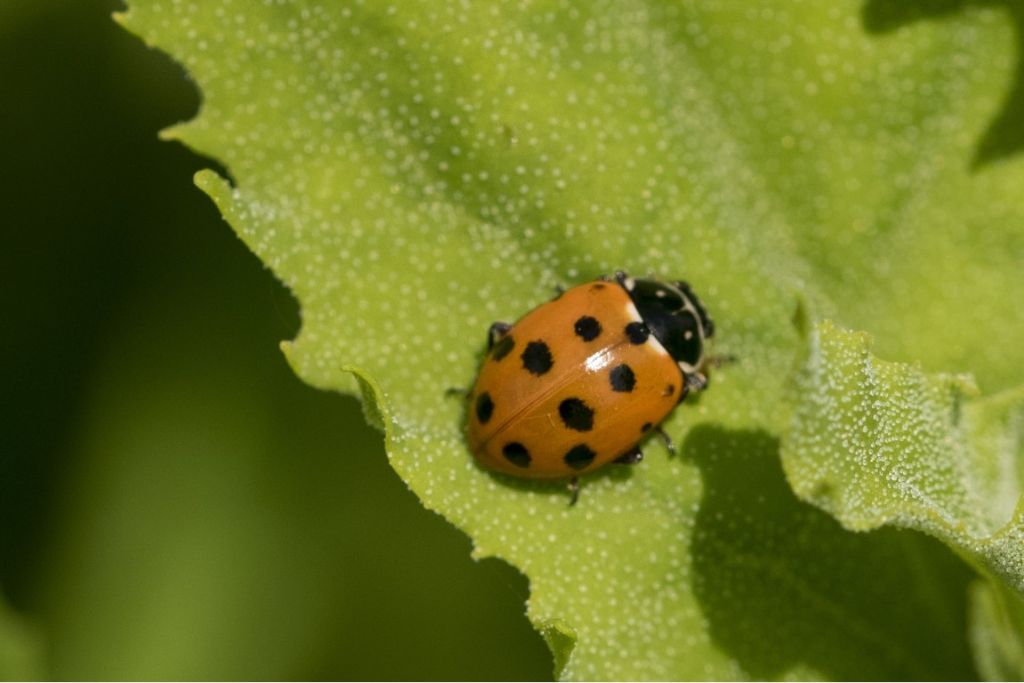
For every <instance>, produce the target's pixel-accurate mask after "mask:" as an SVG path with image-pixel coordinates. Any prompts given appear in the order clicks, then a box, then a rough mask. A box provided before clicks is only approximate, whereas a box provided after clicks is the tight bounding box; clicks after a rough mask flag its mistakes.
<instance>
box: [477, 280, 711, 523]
mask: <svg viewBox="0 0 1024 683" xmlns="http://www.w3.org/2000/svg"><path fill="white" fill-rule="evenodd" d="M714 331H715V327H714V323H712V321H711V319H710V318H709V317H708V314H707V311H706V310H705V309H704V306H703V304H702V303H701V302H700V300H699V299H698V298H697V297H696V296H695V295H694V293H693V291H692V290H691V289H690V287H689V285H687V284H686V283H685V282H662V281H660V280H655V279H639V278H632V277H629V276H628V275H626V274H625V273H622V272H619V273H616V274H615V276H614V278H607V277H602V278H599V279H598V280H596V281H593V282H588V283H586V284H582V285H578V286H576V287H573V288H572V289H569V290H566V291H564V292H561V293H560V294H559V295H558V296H556V297H555V298H554V299H553V300H552V301H549V302H548V303H546V304H543V305H541V306H539V307H537V308H535V309H533V310H532V311H530V312H529V313H527V314H526V315H525V316H523V317H522V318H521V319H520V320H519V321H518V322H516V323H514V324H512V325H510V324H507V323H501V322H496V323H494V324H493V325H491V329H490V333H489V335H488V352H487V355H486V357H485V358H484V361H483V364H482V366H481V368H480V373H479V375H478V376H477V380H476V384H475V385H474V387H473V389H472V391H470V392H469V394H468V398H469V411H468V412H469V416H468V427H467V432H468V440H469V447H470V449H471V450H472V452H473V454H474V456H475V457H476V459H477V460H478V461H479V462H480V464H482V465H483V466H485V467H487V468H489V469H492V470H497V471H498V472H503V473H505V474H510V475H513V476H517V477H528V478H535V479H565V478H571V482H570V488H571V490H572V500H571V502H570V504H574V503H575V502H576V498H577V492H578V483H577V482H578V479H577V477H579V476H580V475H583V474H587V473H589V472H592V471H594V470H596V469H598V468H599V467H602V466H604V465H606V464H608V463H610V462H620V463H627V464H633V463H636V462H639V461H640V460H641V459H642V457H643V454H642V453H641V451H640V447H639V442H640V440H641V439H642V438H643V437H644V436H645V435H646V434H647V433H648V432H650V431H652V430H653V431H656V432H658V433H660V434H661V435H662V437H663V438H664V439H665V441H666V446H667V447H668V449H669V452H670V453H671V452H673V448H672V444H671V441H670V440H669V439H668V436H667V435H666V434H665V433H664V432H663V431H661V428H660V427H659V424H660V423H661V422H662V420H664V419H665V417H666V416H667V415H668V414H669V413H670V412H672V409H673V408H674V407H675V406H676V405H677V404H678V403H680V402H681V401H682V400H683V399H684V398H686V396H687V394H688V393H689V392H691V391H699V390H701V389H703V388H704V387H705V386H706V385H707V377H706V375H705V365H706V364H707V357H706V356H705V343H706V341H707V340H708V339H710V338H711V337H712V336H713V335H714Z"/></svg>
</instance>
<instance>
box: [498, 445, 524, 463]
mask: <svg viewBox="0 0 1024 683" xmlns="http://www.w3.org/2000/svg"><path fill="white" fill-rule="evenodd" d="M501 453H502V455H504V456H505V459H506V460H508V461H509V462H510V463H512V464H513V465H515V466H516V467H529V466H530V451H528V450H526V446H524V445H523V444H521V443H519V442H518V441H511V442H509V443H507V444H505V446H504V448H502V449H501Z"/></svg>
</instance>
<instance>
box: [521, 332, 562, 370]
mask: <svg viewBox="0 0 1024 683" xmlns="http://www.w3.org/2000/svg"><path fill="white" fill-rule="evenodd" d="M520 357H521V358H522V359H523V367H524V368H526V369H527V370H529V371H530V372H532V373H533V374H535V375H538V376H540V375H543V374H544V373H545V372H547V371H548V370H550V369H551V366H552V365H554V363H555V361H554V360H553V359H552V358H551V349H549V348H548V345H547V344H545V343H544V342H542V341H532V342H530V343H529V344H527V345H526V349H524V350H523V353H522V355H521V356H520Z"/></svg>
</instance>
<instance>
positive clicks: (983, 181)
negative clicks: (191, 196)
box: [123, 0, 1024, 678]
mask: <svg viewBox="0 0 1024 683" xmlns="http://www.w3.org/2000/svg"><path fill="white" fill-rule="evenodd" d="M860 11H861V8H860V5H859V3H856V2H844V3H839V4H835V3H831V4H828V5H813V6H803V5H801V6H799V7H792V6H790V5H786V4H782V3H774V2H767V1H766V2H761V3H757V4H755V5H750V4H734V3H721V4H716V3H681V4H674V3H673V4H668V3H666V4H662V3H658V2H628V1H627V2H616V3H588V4H580V5H574V4H568V3H564V4H559V3H557V2H540V3H481V4H468V3H466V4H451V3H446V4H438V3H429V2H424V3H403V4H401V5H397V4H396V5H388V4H385V3H378V2H354V3H350V4H349V3H346V4H338V3H335V2H331V1H329V0H307V1H305V2H301V3H300V2H296V3H278V4H259V5H256V4H252V3H249V4H245V5H239V4H233V3H231V2H228V0H219V1H208V2H198V0H177V1H175V2H170V1H169V0H137V1H136V2H133V3H132V6H131V12H130V14H128V15H127V16H126V17H125V18H124V19H123V21H124V22H125V23H126V24H127V25H128V26H129V27H130V28H131V29H132V30H133V31H135V32H137V33H139V34H140V35H142V36H143V37H144V38H145V39H146V40H148V41H151V42H153V43H155V44H157V45H159V46H160V47H161V48H163V49H166V50H168V51H169V52H171V54H173V55H174V56H176V57H177V58H179V59H181V60H182V61H183V62H184V63H185V65H186V66H187V67H188V69H189V71H190V72H191V74H192V75H193V77H194V78H195V79H196V81H197V82H198V83H199V84H200V86H201V87H202V89H203V93H204V98H205V99H204V105H203V111H202V114H201V115H200V116H199V117H198V118H197V119H196V120H194V121H192V122H190V123H188V124H184V125H182V126H179V127H177V128H175V129H173V130H172V131H170V132H169V133H168V137H172V138H177V139H180V140H182V141H184V142H185V143H186V144H188V145H190V146H192V147H194V148H195V149H198V150H200V151H202V152H203V153H205V154H209V155H212V156H214V157H216V158H218V159H219V160H221V161H222V162H223V163H225V164H226V165H227V167H228V168H229V169H230V171H231V174H232V178H233V183H230V184H229V183H228V182H227V181H225V180H223V179H221V178H219V177H217V176H216V175H215V174H213V173H212V172H206V173H202V174H200V175H199V176H198V177H197V183H198V184H199V185H200V187H202V188H203V189H204V190H205V191H206V192H208V193H209V194H210V195H211V197H213V199H214V201H215V202H216V203H217V205H218V206H219V207H220V209H221V211H222V213H223V214H224V216H225V218H226V219H227V221H228V222H229V223H230V224H231V225H232V226H233V227H234V229H235V230H236V231H237V232H238V234H239V235H240V236H241V237H242V239H243V240H244V241H245V242H246V243H247V244H248V245H249V246H250V247H251V248H252V249H253V251H255V252H256V253H257V254H258V255H259V256H260V257H261V258H262V259H263V261H264V262H265V263H266V264H267V265H268V266H269V267H271V268H272V269H273V270H274V272H275V273H277V274H278V276H279V277H281V279H282V280H283V281H284V282H285V283H286V284H287V285H288V286H289V287H291V288H292V290H293V291H294V292H295V294H296V295H297V297H298V298H299V300H300V302H301V304H302V310H303V327H302V332H301V334H300V335H299V337H298V338H297V339H296V340H295V341H294V342H291V343H289V344H288V345H287V346H286V352H287V355H288V358H289V360H290V362H291V363H292V365H293V366H294V367H295V369H296V371H297V372H298V374H299V375H300V376H301V377H303V378H304V379H305V380H307V381H308V382H310V383H312V384H314V385H317V386H321V387H325V388H332V389H341V390H345V391H349V392H356V391H359V392H361V393H362V395H363V396H364V403H365V404H366V412H367V415H368V419H369V420H370V421H371V422H372V423H374V424H377V425H379V426H381V427H382V428H383V430H384V432H385V434H386V447H387V452H388V456H389V458H390V460H391V462H392V464H393V466H394V468H395V469H396V470H397V471H398V473H399V474H400V475H401V476H402V478H403V479H404V480H405V481H406V482H407V483H408V484H409V486H410V487H411V488H412V489H413V490H414V491H415V492H416V493H417V494H418V495H419V496H420V498H421V499H422V500H423V502H424V503H425V504H426V505H427V506H428V507H430V508H432V509H435V510H437V511H439V512H441V513H442V514H443V515H444V516H445V517H446V518H448V519H449V520H451V521H452V522H453V523H455V524H456V525H457V526H459V527H460V528H462V529H464V530H465V531H466V532H467V533H468V534H469V535H470V536H471V538H472V539H473V541H474V544H475V547H476V549H475V554H476V555H477V556H478V557H484V556H490V555H495V556H499V557H502V558H505V559H506V560H508V561H509V562H511V563H512V564H514V565H515V566H517V567H519V568H520V569H521V570H522V571H524V572H525V573H526V575H527V576H528V577H529V578H530V581H531V588H532V594H531V597H530V603H529V615H530V618H531V620H532V621H533V623H534V624H535V625H536V626H537V627H538V628H539V629H540V630H541V632H542V634H543V635H544V636H545V638H546V639H547V641H548V643H549V645H550V646H551V647H552V650H553V651H554V653H555V655H556V672H557V674H558V675H559V676H560V677H564V678H737V677H744V676H747V677H755V678H776V677H779V678H782V677H811V678H822V677H830V678H947V677H951V676H953V677H973V676H974V675H975V673H974V671H973V669H972V668H971V666H972V665H971V663H970V658H969V654H968V652H967V649H966V647H967V646H966V642H965V639H964V635H963V634H964V632H965V630H966V626H965V624H966V616H965V612H966V590H967V588H966V586H967V582H968V581H969V580H970V574H969V572H967V571H966V570H965V568H964V566H963V565H962V564H961V563H960V562H959V561H958V560H957V559H956V558H955V557H953V555H952V554H951V553H949V552H948V551H947V550H946V549H945V547H944V546H942V545H941V544H940V543H938V542H935V541H932V540H930V539H926V538H923V537H921V536H919V535H916V534H911V533H908V532H898V531H893V530H885V531H883V532H877V533H873V534H869V535H862V534H854V533H851V532H848V531H845V530H843V529H842V528H841V527H840V526H839V525H838V524H837V523H836V522H835V521H834V520H832V519H831V518H829V517H828V516H827V515H826V514H825V513H823V512H821V511H819V510H816V509H814V508H813V507H811V506H810V505H807V504H804V503H801V502H800V501H798V500H797V499H796V498H795V497H794V495H793V493H792V491H791V490H790V488H789V487H788V486H787V485H786V481H785V478H784V476H783V471H782V469H781V468H780V465H779V459H778V454H779V442H778V437H779V436H780V435H781V434H782V433H783V432H784V430H785V428H786V424H787V422H786V420H787V410H786V408H785V399H786V392H785V387H786V383H787V378H788V377H789V375H790V372H791V369H792V368H793V367H794V363H795V362H796V360H797V358H798V356H799V354H800V352H801V350H802V348H803V346H802V344H803V340H802V338H801V335H800V334H799V332H798V330H797V329H796V328H795V327H794V325H793V324H792V319H793V317H794V315H797V316H798V317H800V316H804V315H807V316H809V318H810V319H812V320H813V319H816V318H818V317H819V316H820V315H822V313H823V312H831V313H833V314H835V313H836V312H841V313H842V314H843V315H842V319H843V320H849V321H851V322H852V323H853V324H857V325H859V326H861V327H864V328H865V329H869V330H872V331H878V332H886V333H892V341H891V342H887V343H891V344H892V345H893V346H892V348H893V349H895V350H897V351H898V352H899V353H900V354H903V356H902V357H905V358H908V359H910V358H915V359H921V360H923V361H924V362H926V364H927V365H928V366H929V367H931V366H933V365H934V366H940V367H944V366H945V365H948V364H950V363H953V364H954V367H957V368H959V367H967V366H968V364H969V363H973V362H974V361H978V365H977V371H978V372H979V377H983V378H984V379H985V381H986V382H989V384H987V385H986V386H993V387H999V386H1002V384H1001V383H1004V382H1007V381H1008V380H1009V379H1010V378H1012V377H1021V375H1020V373H1021V370H1020V369H1019V368H1020V367H1022V366H1021V365H1020V364H1019V363H1017V362H1016V361H1015V360H1014V359H1013V358H1012V357H1010V358H1007V357H1004V356H1003V355H1002V354H1001V353H999V352H998V349H995V350H988V349H981V348H979V347H978V345H979V343H980V341H981V340H987V339H989V336H988V335H990V334H991V333H992V331H993V330H994V329H996V327H997V325H998V324H1006V323H1007V322H1008V323H1010V324H1015V323H1017V322H1019V321H1021V320H1022V317H1021V316H1022V315H1024V312H1022V311H1021V310H1020V307H1015V306H1014V305H1013V302H1012V301H998V302H990V301H989V299H991V297H988V298H985V297H982V296H980V294H981V293H982V290H983V289H984V288H985V287H995V286H998V287H1000V288H1004V289H1006V288H1009V287H1010V286H1011V285H1012V284H1013V282H1014V279H1013V278H1014V274H1015V273H1016V271H1015V270H1013V267H1014V265H1015V263H1016V262H1017V260H1015V255H1016V254H1019V250H1020V245H1021V244H1024V242H1021V241H1017V242H1015V241H1014V240H1015V239H1017V237H1018V236H1019V233H1013V232H1012V231H1006V230H1003V227H1004V226H1006V225H1007V224H1011V223H1013V222H1014V221H1017V220H1018V219H1019V218H1020V217H1021V208H1020V203H1019V201H1016V195H1014V194H1013V191H1014V188H1015V187H1020V184H1019V182H1020V180H1021V179H1022V178H1024V174H1022V170H1021V165H1020V164H1016V163H1006V164H1004V165H1002V166H1000V167H999V168H994V167H993V168H987V169H986V170H985V173H984V176H982V175H981V174H980V173H974V172H972V171H971V169H970V159H971V158H973V156H974V155H975V144H976V141H977V139H978V137H979V136H981V135H982V134H983V132H984V131H985V130H986V129H987V126H989V121H990V120H991V119H992V117H993V115H994V113H995V112H997V111H998V108H999V107H1000V106H1001V101H1002V94H1003V92H1004V91H1005V89H1006V83H1007V82H1008V79H1009V78H1010V77H1011V74H1012V65H1011V64H1010V62H1009V60H1008V58H1007V55H1008V54H1011V52H1012V50H1011V44H1012V40H1013V34H1012V30H1011V27H1010V26H1008V25H1007V24H1006V23H1005V22H1003V21H1000V19H1001V18H1002V16H1003V15H1002V14H1001V13H1000V12H999V10H998V8H978V7H972V8H970V9H969V11H968V10H965V12H964V13H963V15H962V16H958V17H956V18H955V20H953V19H951V20H948V21H935V22H926V23H921V24H917V25H914V26H913V27H912V28H908V29H905V30H903V31H900V32H897V34H896V35H893V36H888V37H884V38H883V37H879V36H873V35H869V34H868V33H867V32H866V31H865V30H864V29H863V28H862V26H861V23H860V20H861V16H860ZM951 44H952V45H955V46H956V47H957V49H955V50H950V49H949V46H950V45H951ZM972 193H978V194H977V196H978V197H980V198H981V200H980V206H975V205H974V204H972V203H971V202H968V201H965V197H970V196H972ZM965 217H966V218H969V219H970V220H965ZM981 223H983V224H985V225H990V226H993V229H992V230H991V235H992V236H991V238H990V239H989V240H987V241H985V242H984V243H983V244H982V245H981V246H979V248H978V249H959V250H958V249H955V248H954V246H956V245H957V244H959V243H958V242H956V241H953V242H951V241H950V240H953V239H955V238H962V237H963V236H964V235H965V234H969V230H971V229H972V228H974V227H977V225H978V224H981ZM932 225H934V226H937V227H936V229H935V230H929V226H932ZM961 252H962V253H961ZM957 258H959V260H955V261H954V259H957ZM989 261H991V263H989V265H990V266H991V273H988V271H984V273H982V274H981V275H979V273H980V272H981V271H982V265H984V264H986V263H988V262H989ZM954 262H955V263H956V264H957V265H958V266H959V265H960V264H967V265H969V266H970V268H968V269H966V270H965V271H964V273H962V274H960V276H958V277H957V278H955V279H954V278H952V276H951V273H950V264H951V263H954ZM618 267H623V268H626V269H628V270H630V271H632V272H634V273H648V272H651V273H658V274H663V275H665V276H680V277H685V278H687V279H688V280H690V281H691V283H692V284H693V285H694V287H695V289H696V290H697V291H698V292H699V293H700V294H701V295H702V297H703V298H704V299H705V301H706V303H707V304H708V306H709V307H710V309H711V312H712V314H713V316H714V317H715V319H716V323H717V325H718V329H719V334H718V347H717V351H718V352H719V353H723V354H731V355H734V356H735V357H737V358H738V362H736V363H734V364H732V365H730V366H728V367H725V368H723V369H722V370H721V371H719V372H717V373H716V375H715V377H714V380H713V384H712V387H711V389H710V390H709V391H708V392H706V394H704V395H703V396H701V397H700V399H699V401H696V402H694V403H693V404H690V405H686V406H684V407H683V409H681V410H679V411H676V413H675V414H674V415H673V416H672V417H671V419H670V420H669V421H668V422H667V425H666V426H667V429H668V431H669V432H670V433H671V435H672V436H673V438H674V439H675V440H676V442H677V443H678V444H680V446H681V452H682V455H681V457H679V458H676V459H674V460H671V459H669V458H668V457H667V454H666V453H665V451H664V449H663V448H662V447H661V446H659V445H657V444H656V443H650V444H645V445H647V453H648V457H647V459H646V460H645V461H644V463H643V465H641V466H639V467H635V468H631V469H625V468H622V467H610V468H607V469H606V470H604V471H603V472H601V473H598V474H595V475H594V476H592V477H587V478H586V479H585V480H584V481H583V491H582V497H581V501H580V503H579V505H578V506H577V507H575V508H568V507H567V505H566V503H567V494H566V492H565V490H564V486H563V485H561V484H558V483H538V482H531V481H521V480H512V479H508V478H504V477H500V476H496V475H493V474H490V473H488V472H485V471H483V470H481V469H480V468H479V467H478V466H476V465H475V464H474V461H473V460H472V458H471V456H470V455H469V454H468V453H467V451H466V448H465V443H464V438H463V434H462V422H463V412H464V411H463V406H462V405H460V404H459V402H458V401H454V400H447V399H445V397H444V390H445V389H446V388H447V387H452V386H465V385H468V384H469V383H470V382H472V379H473V376H474V373H475V370H476V367H477V364H478V362H479V360H480V356H481V353H482V350H483V341H484V336H485V331H486V329H487V326H488V325H489V324H490V323H491V322H492V321H494V320H501V319H505V320H509V319H515V318H516V317H518V316H519V315H521V314H522V313H523V312H525V311H526V310H527V309H529V308H530V307H531V306H534V305H536V304H537V303H539V302H541V301H543V300H545V299H547V298H549V297H550V295H551V288H552V287H554V286H555V285H569V284H573V283H576V282H579V281H581V280H585V279H588V278H591V277H594V276H595V275H597V274H599V273H603V272H609V271H611V270H614V269H616V268H618ZM890 277H893V278H895V282H897V283H898V286H896V287H895V289H893V288H891V287H890V281H889V279H888V278H890ZM951 280H953V282H954V284H955V285H956V286H955V287H954V288H953V289H954V291H953V292H952V293H951V294H950V295H949V296H948V297H946V298H944V299H942V300H940V301H939V303H938V305H936V306H933V307H923V306H921V298H919V297H918V295H917V292H918V290H919V289H920V291H921V293H922V294H921V296H923V297H928V298H927V301H929V302H934V301H936V299H935V298H934V297H935V291H936V289H938V288H940V287H941V286H942V285H946V286H947V287H948V285H949V283H950V281H951ZM925 285H927V287H925ZM890 291H893V292H895V293H896V294H897V295H899V296H895V297H879V296H878V292H890ZM880 298H882V299H884V300H883V301H879V299H880ZM803 299H806V300H807V301H808V302H809V303H808V310H807V311H806V312H805V311H803V310H802V309H800V307H799V306H798V301H800V300H803ZM978 301H984V303H985V304H986V305H985V306H976V307H967V306H966V304H968V303H972V304H973V303H976V302H978ZM989 303H991V304H992V305H991V306H989V305H987V304H989ZM952 312H958V313H960V314H962V315H964V316H965V319H966V321H967V323H966V324H965V326H964V327H963V328H960V327H956V328H955V329H953V330H951V331H949V334H950V335H952V341H953V342H955V343H954V344H943V343H934V344H922V345H919V344H917V343H916V340H918V339H920V337H921V335H923V334H928V333H933V332H934V331H935V323H936V320H948V319H950V315H951V313H952ZM943 329H944V328H943ZM1017 358H1019V356H1017ZM1015 373H1016V374H1015ZM1021 379H1022V380H1024V378H1021ZM908 586H909V587H910V588H908Z"/></svg>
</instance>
